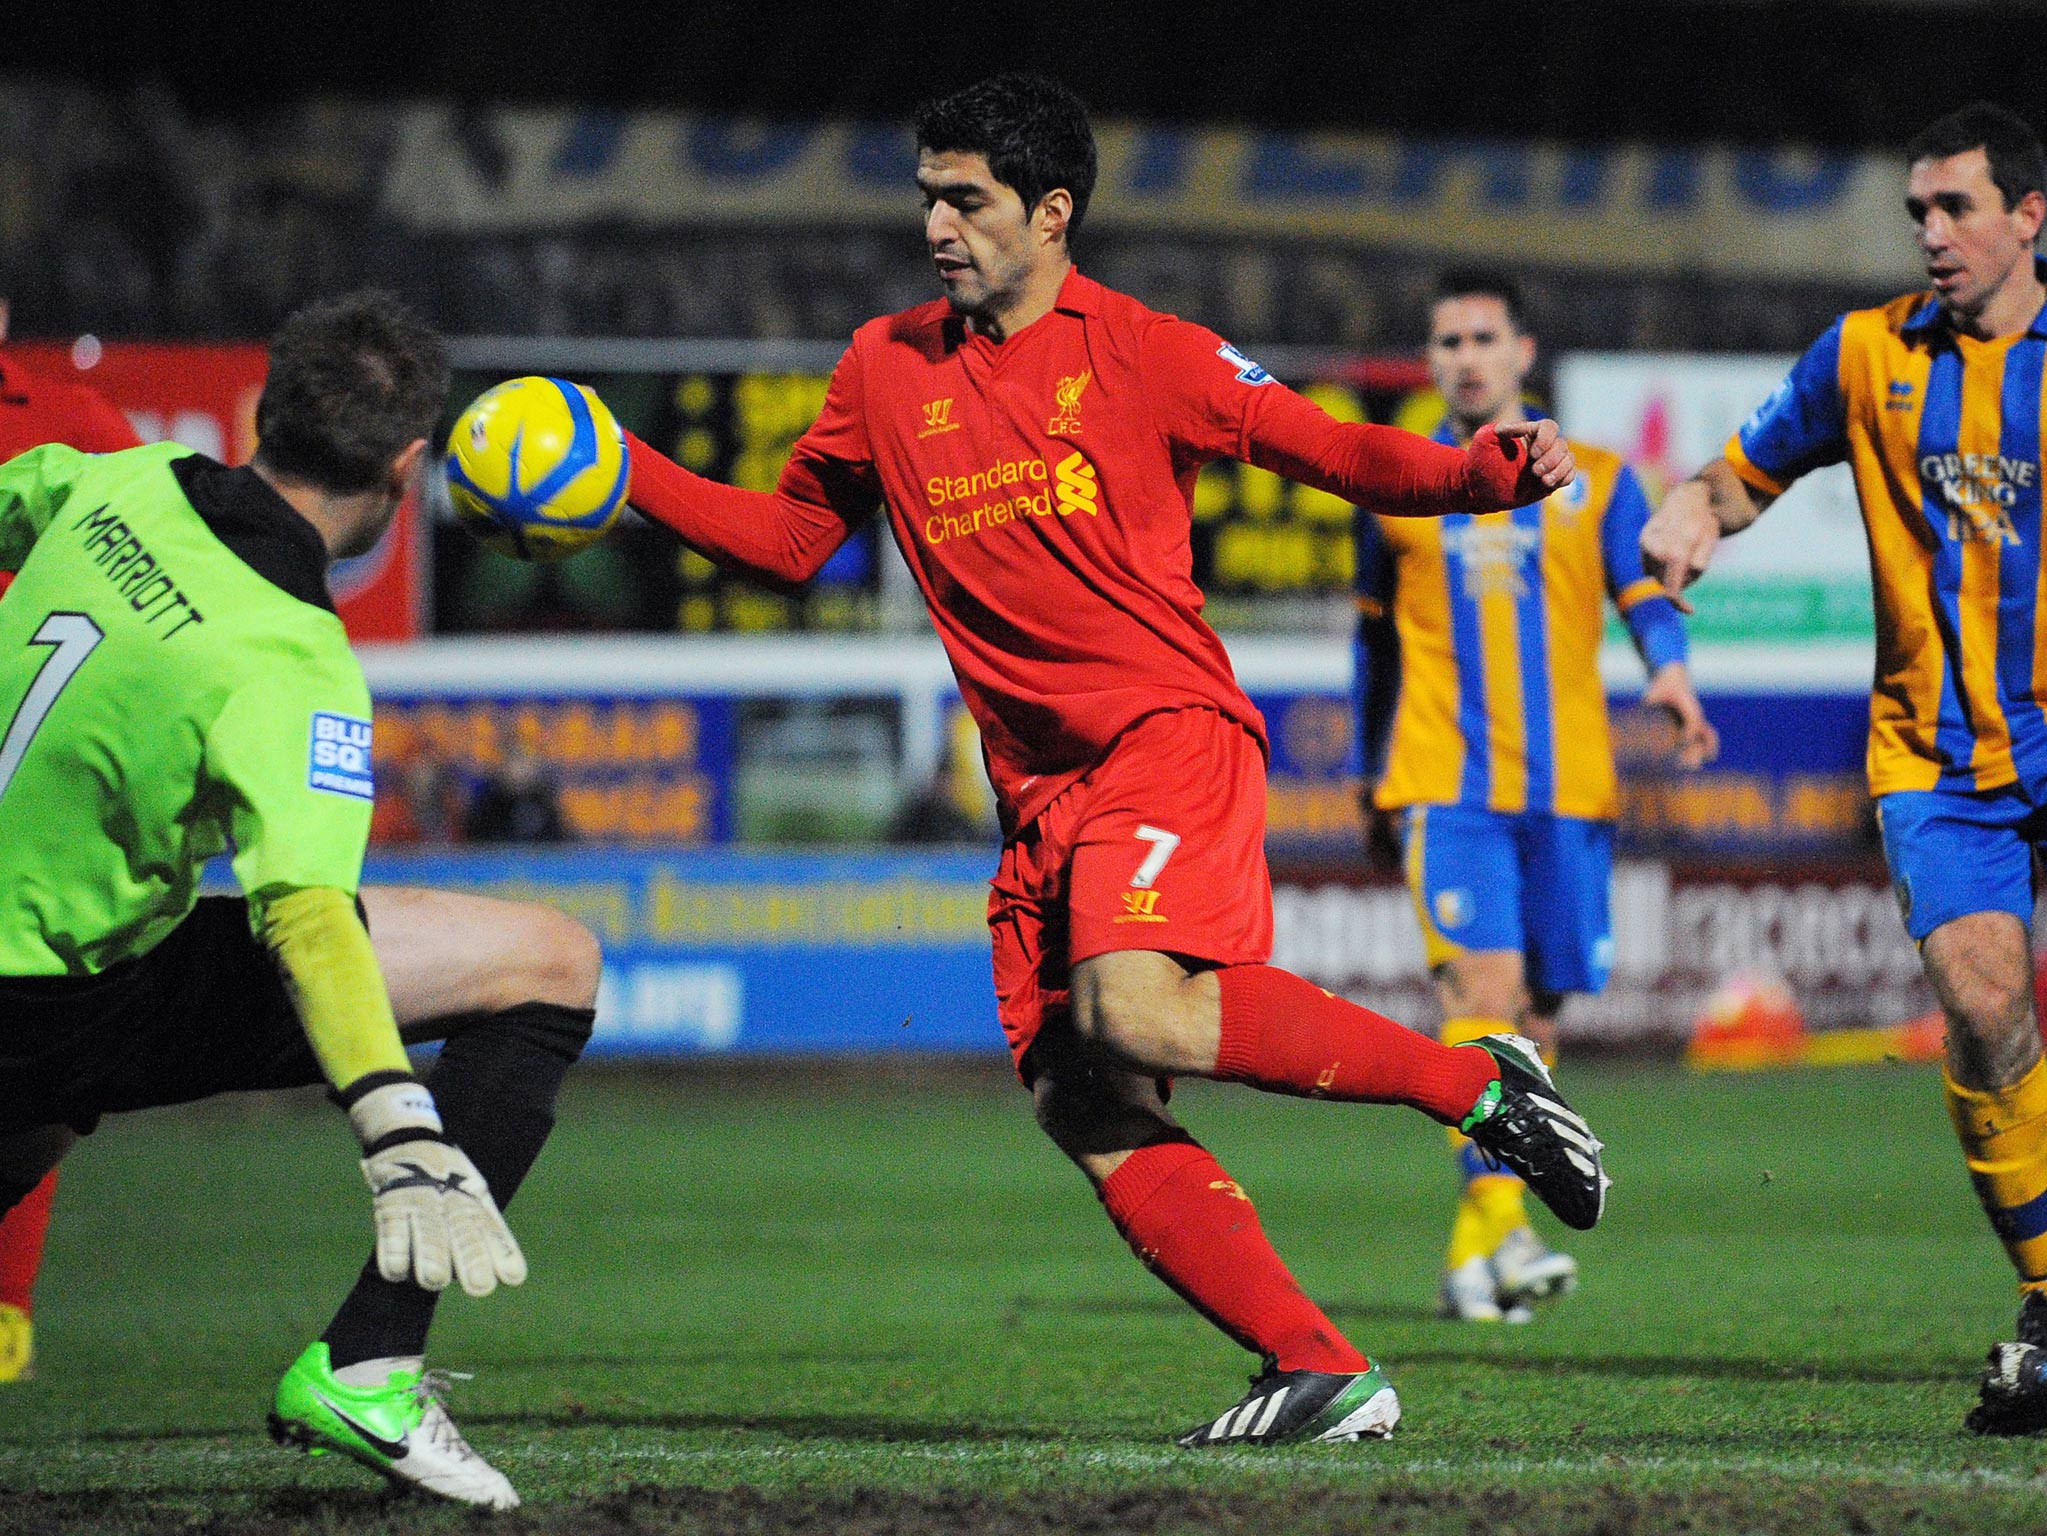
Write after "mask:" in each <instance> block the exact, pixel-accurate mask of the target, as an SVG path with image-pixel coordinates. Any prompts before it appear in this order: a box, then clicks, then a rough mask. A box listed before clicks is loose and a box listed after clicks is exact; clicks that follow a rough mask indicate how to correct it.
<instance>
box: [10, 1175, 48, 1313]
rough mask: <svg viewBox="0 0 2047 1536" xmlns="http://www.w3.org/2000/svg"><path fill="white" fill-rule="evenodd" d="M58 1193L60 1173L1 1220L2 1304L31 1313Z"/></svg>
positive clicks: (29, 1194) (32, 1192) (36, 1188)
mask: <svg viewBox="0 0 2047 1536" xmlns="http://www.w3.org/2000/svg"><path fill="white" fill-rule="evenodd" d="M56 1193H57V1170H56V1169H54V1168H52V1169H51V1170H50V1171H49V1172H48V1173H46V1174H44V1175H43V1182H42V1183H40V1184H38V1185H37V1186H36V1187H35V1188H34V1189H32V1190H30V1191H29V1192H28V1193H27V1194H26V1195H24V1196H22V1200H21V1204H19V1205H17V1206H16V1207H15V1208H14V1209H13V1210H11V1211H9V1212H8V1213H7V1214H6V1216H5V1217H0V1301H4V1302H6V1303H7V1304H8V1305H10V1306H16V1307H19V1308H21V1310H22V1311H24V1312H26V1311H28V1310H29V1297H30V1296H31V1295H32V1294H33V1293H34V1291H35V1288H36V1271H37V1270H39V1269H41V1268H42V1267H43V1234H44V1233H46V1232H48V1231H49V1230H50V1201H51V1200H52V1199H54V1198H55V1196H56Z"/></svg>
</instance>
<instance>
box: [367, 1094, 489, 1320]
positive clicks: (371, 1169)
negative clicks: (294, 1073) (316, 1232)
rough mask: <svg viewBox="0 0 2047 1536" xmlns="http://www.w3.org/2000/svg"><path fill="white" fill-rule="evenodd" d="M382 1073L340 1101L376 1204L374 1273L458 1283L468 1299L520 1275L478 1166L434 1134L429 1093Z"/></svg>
mask: <svg viewBox="0 0 2047 1536" xmlns="http://www.w3.org/2000/svg"><path fill="white" fill-rule="evenodd" d="M377 1076H378V1077H379V1078H381V1079H383V1080H382V1081H381V1082H380V1083H378V1084H377V1086H373V1087H370V1088H369V1090H368V1091H367V1092H362V1091H361V1090H362V1088H363V1087H364V1084H362V1083H358V1084H356V1085H355V1086H354V1087H353V1088H351V1089H350V1090H349V1091H348V1092H347V1093H345V1094H344V1095H343V1096H342V1098H343V1102H344V1103H345V1104H346V1105H347V1107H348V1123H349V1124H350V1125H352V1126H353V1127H354V1128H355V1134H356V1139H357V1140H359V1141H360V1142H361V1143H362V1148H363V1160H362V1171H363V1177H364V1178H365V1179H367V1180H369V1185H370V1195H371V1197H372V1198H373V1199H374V1201H375V1202H376V1217H377V1273H378V1274H380V1275H382V1276H383V1277H384V1278H385V1279H386V1280H391V1281H399V1280H411V1281H412V1282H413V1283H414V1284H415V1285H418V1286H420V1287H422V1288H423V1289H425V1290H429V1291H438V1290H442V1289H445V1288H446V1286H447V1284H448V1282H449V1281H450V1280H451V1279H452V1280H456V1281H459V1282H460V1283H461V1286H462V1289H463V1290H465V1291H467V1292H468V1293H469V1294H470V1295H472V1296H488V1295H489V1294H490V1293H491V1292H492V1291H494V1290H496V1289H497V1287H498V1285H499V1283H500V1282H502V1283H503V1284H505V1285H517V1284H519V1283H520V1282H521V1281H523V1280H524V1279H525V1278H526V1256H525V1255H524V1254H522V1253H521V1252H520V1251H519V1241H518V1239H517V1238H515V1237H513V1236H512V1229H511V1228H510V1227H508V1226H506V1225H505V1218H504V1217H503V1216H502V1215H500V1214H499V1212H498V1207H497V1202H496V1201H495V1200H493V1199H492V1198H491V1194H490V1188H489V1186H488V1185H486V1184H485V1183H484V1181H483V1175H482V1174H480V1173H478V1172H477V1171H476V1165H475V1164H474V1163H472V1162H470V1161H469V1156H468V1154H467V1153H465V1152H464V1151H463V1150H462V1149H461V1148H460V1147H458V1146H456V1145H455V1144H454V1143H452V1142H450V1141H448V1140H447V1139H446V1138H445V1137H444V1136H443V1135H442V1134H441V1117H440V1113H439V1111H437V1110H436V1109H435V1108H434V1097H433V1095H432V1094H431V1093H429V1092H428V1091H427V1089H426V1086H425V1085H424V1084H423V1083H420V1082H418V1081H416V1080H415V1079H412V1078H409V1077H405V1078H401V1077H396V1076H394V1075H391V1074H383V1073H380V1074H377Z"/></svg>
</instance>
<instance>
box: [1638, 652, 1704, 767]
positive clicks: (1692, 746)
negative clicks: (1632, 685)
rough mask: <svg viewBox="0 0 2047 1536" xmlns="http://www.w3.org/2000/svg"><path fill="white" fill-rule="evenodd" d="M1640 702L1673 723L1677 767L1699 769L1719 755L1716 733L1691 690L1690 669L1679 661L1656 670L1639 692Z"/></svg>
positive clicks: (1693, 689)
mask: <svg viewBox="0 0 2047 1536" xmlns="http://www.w3.org/2000/svg"><path fill="white" fill-rule="evenodd" d="M1642 702H1643V703H1644V704H1647V705H1650V706H1651V707H1653V708H1656V709H1660V710H1662V711H1663V712H1664V713H1665V714H1667V715H1669V716H1670V718H1671V720H1672V722H1673V723H1675V724H1676V726H1677V748H1676V751H1675V754H1674V755H1675V756H1676V758H1677V765H1678V767H1680V768H1703V767H1705V766H1706V764H1708V763H1710V762H1712V761H1713V759H1714V758H1716V757H1718V756H1719V755H1720V733H1719V732H1718V731H1716V730H1714V729H1713V722H1712V721H1710V720H1708V719H1707V718H1706V711H1705V708H1704V706H1702V705H1701V704H1700V703H1699V695H1698V690H1696V689H1695V688H1693V687H1692V674H1691V669H1690V668H1689V667H1687V666H1686V665H1685V664H1684V663H1683V662H1681V661H1667V662H1665V663H1664V664H1663V665H1662V666H1661V667H1659V668H1657V670H1656V675H1655V676H1654V677H1653V678H1651V679H1650V680H1649V686H1648V687H1647V688H1645V689H1643V690H1642Z"/></svg>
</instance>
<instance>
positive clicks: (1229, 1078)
mask: <svg viewBox="0 0 2047 1536" xmlns="http://www.w3.org/2000/svg"><path fill="white" fill-rule="evenodd" d="M1216 977H1217V979H1218V980H1219V981H1220V982H1221V983H1222V998H1223V1021H1222V1048H1221V1050H1220V1051H1218V1052H1217V1054H1216V1063H1215V1075H1216V1076H1217V1077H1219V1078H1221V1079H1223V1080H1224V1081H1225V1082H1232V1083H1249V1084H1250V1085H1251V1086H1252V1087H1254V1088H1263V1089H1264V1090H1266V1092H1268V1093H1292V1094H1298V1095H1300V1096H1302V1097H1304V1098H1311V1099H1342V1100H1345V1101H1349V1102H1365V1103H1372V1104H1407V1105H1411V1106H1413V1107H1414V1108H1416V1109H1419V1110H1421V1111H1423V1112H1424V1113H1426V1114H1429V1115H1433V1116H1434V1117H1435V1118H1436V1119H1438V1120H1440V1121H1442V1122H1443V1123H1444V1124H1445V1125H1455V1124H1457V1122H1458V1121H1460V1120H1462V1119H1463V1118H1464V1117H1465V1116H1466V1115H1468V1114H1470V1113H1471V1107H1472V1105H1474V1104H1476V1103H1477V1102H1478V1096H1479V1095H1480V1094H1482V1093H1484V1092H1485V1090H1486V1084H1488V1083H1490V1082H1491V1081H1492V1080H1493V1079H1494V1078H1495V1077H1496V1076H1498V1075H1499V1074H1498V1071H1497V1070H1496V1069H1495V1068H1494V1066H1493V1059H1492V1057H1490V1056H1488V1055H1487V1054H1486V1053H1485V1052H1484V1051H1475V1050H1470V1049H1467V1048H1465V1047H1462V1046H1458V1047H1451V1046H1445V1045H1440V1044H1438V1043H1437V1042H1436V1041H1434V1040H1431V1039H1430V1038H1429V1037H1428V1036H1427V1035H1422V1034H1417V1033H1416V1032H1415V1031H1413V1030H1411V1029H1409V1028H1407V1027H1406V1026H1405V1025H1402V1024H1396V1023H1394V1022H1393V1020H1391V1019H1389V1018H1387V1017H1385V1016H1384V1015H1383V1014H1377V1013H1374V1012H1372V1010H1371V1009H1369V1008H1360V1007H1359V1006H1358V1005H1357V1004H1356V1003H1353V1002H1349V1001H1346V1000H1345V999H1343V998H1341V997H1332V996H1330V995H1329V994H1328V993H1327V992H1325V991H1323V990H1322V989H1321V988H1320V987H1318V986H1316V985H1315V984H1314V983H1313V982H1310V981H1303V980H1301V978H1300V977H1298V976H1295V975H1293V974H1292V973H1291V972H1288V971H1279V970H1274V969H1273V968H1272V967H1271V966H1269V965H1231V966H1225V967H1224V968H1223V969H1222V970H1220V971H1218V972H1217V973H1216Z"/></svg>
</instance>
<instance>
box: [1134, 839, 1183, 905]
mask: <svg viewBox="0 0 2047 1536" xmlns="http://www.w3.org/2000/svg"><path fill="white" fill-rule="evenodd" d="M1136 836H1137V840H1138V841H1139V842H1140V843H1150V844H1151V852H1150V853H1147V854H1146V855H1145V856H1144V862H1143V863H1142V864H1140V865H1138V866H1137V873H1136V874H1134V875H1132V876H1131V877H1130V883H1131V884H1132V885H1134V886H1136V887H1137V889H1138V890H1140V891H1148V890H1150V889H1151V883H1152V881H1154V880H1156V879H1158V877H1159V873H1160V871H1162V870H1163V869H1164V868H1165V867H1166V860H1168V859H1170V858H1171V857H1172V856H1173V850H1174V849H1175V848H1177V847H1179V846H1180V834H1179V833H1177V832H1164V831H1161V830H1160V829H1159V828H1157V827H1143V826H1141V827H1139V828H1138V829H1137V834H1136Z"/></svg>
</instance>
